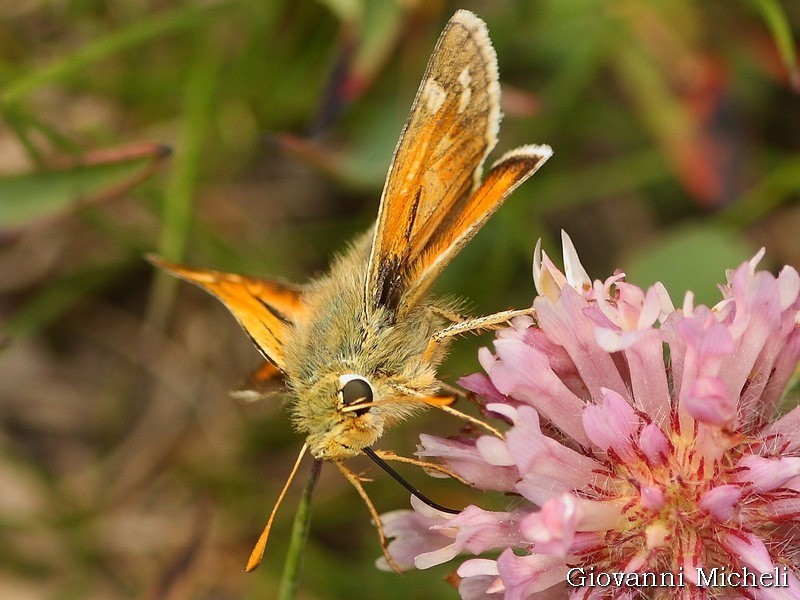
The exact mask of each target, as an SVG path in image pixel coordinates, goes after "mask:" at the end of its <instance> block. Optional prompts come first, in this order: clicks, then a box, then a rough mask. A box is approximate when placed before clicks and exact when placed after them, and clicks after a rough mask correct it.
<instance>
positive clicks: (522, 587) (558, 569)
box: [497, 550, 567, 600]
mask: <svg viewBox="0 0 800 600" xmlns="http://www.w3.org/2000/svg"><path fill="white" fill-rule="evenodd" d="M497 571H498V573H499V574H500V578H501V579H502V580H503V585H504V586H505V589H506V594H505V596H504V599H505V600H528V599H529V598H530V597H531V596H532V595H533V594H536V593H537V592H541V591H544V590H546V589H548V588H550V587H552V586H554V585H557V584H559V583H563V582H564V581H565V577H566V573H567V567H566V565H565V564H564V561H563V560H561V559H558V558H555V557H551V556H547V555H543V554H531V555H529V556H516V555H515V554H514V553H513V552H512V551H511V550H505V551H504V552H503V553H502V554H501V555H500V557H499V558H498V559H497Z"/></svg>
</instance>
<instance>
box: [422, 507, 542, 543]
mask: <svg viewBox="0 0 800 600" xmlns="http://www.w3.org/2000/svg"><path fill="white" fill-rule="evenodd" d="M522 518H523V515H522V514H520V513H518V512H491V511H486V510H483V509H480V508H478V507H477V506H468V507H467V508H465V509H464V510H462V511H461V512H460V513H459V514H457V515H456V516H454V517H452V518H451V519H449V520H448V521H447V522H444V523H441V524H440V525H433V527H434V528H436V529H440V530H442V532H443V533H447V535H448V536H453V535H454V536H455V549H456V552H458V553H461V552H462V551H464V550H466V551H468V552H470V553H472V554H480V553H482V552H486V551H487V550H495V549H500V548H512V547H519V546H526V545H527V543H526V541H525V539H524V538H523V537H522V535H521V533H520V521H521V519H522Z"/></svg>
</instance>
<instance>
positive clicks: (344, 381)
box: [339, 375, 372, 416]
mask: <svg viewBox="0 0 800 600" xmlns="http://www.w3.org/2000/svg"><path fill="white" fill-rule="evenodd" d="M339 385H340V386H341V387H340V389H339V397H340V398H341V400H342V404H344V406H345V407H347V406H357V405H359V404H366V403H369V402H372V386H371V385H370V384H369V381H367V380H366V379H364V378H363V377H359V376H358V375H342V376H341V377H340V378H339ZM369 409H370V407H369V406H365V407H364V408H363V409H361V410H352V411H350V410H348V411H347V412H355V413H356V415H358V416H361V415H363V414H364V413H366V412H367V411H368V410H369Z"/></svg>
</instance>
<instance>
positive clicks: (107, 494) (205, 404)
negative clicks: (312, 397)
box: [0, 0, 800, 600]
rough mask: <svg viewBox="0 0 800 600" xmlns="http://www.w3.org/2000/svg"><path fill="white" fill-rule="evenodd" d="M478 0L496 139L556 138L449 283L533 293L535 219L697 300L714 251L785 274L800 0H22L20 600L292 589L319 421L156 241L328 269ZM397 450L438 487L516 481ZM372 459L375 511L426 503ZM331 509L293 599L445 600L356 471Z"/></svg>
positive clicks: (484, 302)
mask: <svg viewBox="0 0 800 600" xmlns="http://www.w3.org/2000/svg"><path fill="white" fill-rule="evenodd" d="M457 8H469V9H472V10H474V11H475V12H476V13H477V14H478V15H479V16H481V17H482V18H483V19H484V20H485V21H486V22H487V23H488V26H489V30H490V33H491V37H492V40H493V42H494V45H495V47H496V49H497V53H498V56H499V62H500V74H501V81H502V87H503V111H504V113H505V119H504V121H503V124H502V127H501V131H500V144H499V147H498V151H497V152H496V153H495V155H494V156H495V157H497V156H499V155H500V153H501V152H502V151H504V150H506V149H509V148H511V147H514V146H516V145H519V144H522V143H548V144H550V145H551V146H552V147H553V149H554V150H555V156H554V157H553V158H552V159H551V160H550V162H549V163H548V164H546V165H545V166H544V168H543V169H542V170H541V171H540V172H539V173H538V174H537V175H536V176H535V177H534V178H533V179H532V180H531V181H530V182H528V183H527V184H526V185H524V186H523V187H522V188H521V189H520V190H518V191H517V192H516V193H515V194H514V195H513V197H512V198H511V199H510V200H509V201H508V203H507V204H506V206H505V207H504V208H503V209H502V210H501V211H500V212H499V213H498V214H497V215H496V216H495V217H494V218H493V219H492V221H491V222H490V223H489V224H488V225H487V226H486V228H485V229H484V231H482V232H481V234H480V235H479V236H478V237H477V238H476V239H475V240H474V241H473V243H471V244H470V246H469V247H468V248H467V249H466V250H465V251H464V252H463V254H462V255H461V256H460V257H459V258H458V259H457V261H456V262H455V263H454V264H453V265H452V266H451V267H450V268H448V270H447V272H446V273H445V275H444V276H443V277H442V280H441V282H440V289H441V290H442V291H444V292H447V293H452V294H456V295H459V296H462V297H464V298H468V299H469V302H470V306H471V307H472V309H474V312H475V313H484V312H491V311H495V310H499V309H505V308H509V307H521V306H529V305H530V303H531V300H532V298H533V295H534V289H533V284H532V281H531V276H530V262H531V254H532V251H533V247H534V245H535V242H536V240H537V239H538V238H540V237H541V238H543V240H544V245H545V248H546V249H547V250H548V252H549V253H551V254H552V255H553V256H554V257H555V258H556V262H558V263H560V250H559V245H558V236H559V230H560V229H562V228H564V229H566V230H567V231H568V232H569V233H570V234H571V236H572V239H573V240H574V242H575V244H576V246H577V248H578V250H579V252H580V253H581V256H582V258H583V261H584V264H585V266H586V267H587V269H588V271H589V273H590V274H591V275H592V276H593V277H602V278H604V277H606V276H608V275H610V274H611V273H612V272H613V270H614V269H616V268H622V269H624V270H625V271H626V272H627V273H628V274H629V277H630V279H631V280H632V281H634V282H635V283H638V284H640V285H645V284H649V283H652V282H653V281H655V280H662V281H664V282H665V283H666V284H667V286H668V289H669V290H670V291H671V293H672V296H673V300H674V301H675V302H676V303H680V302H681V301H682V296H683V293H684V291H685V290H687V289H693V290H695V291H696V292H697V297H698V299H699V301H702V302H706V303H713V302H715V301H716V299H717V298H718V292H717V291H716V289H715V284H716V283H717V282H721V281H723V280H724V269H725V268H729V267H734V266H736V265H737V264H738V263H740V262H741V261H742V260H744V259H746V258H748V257H750V256H752V254H753V253H754V252H755V251H756V250H757V249H758V248H759V247H761V246H765V247H766V248H767V258H766V260H765V263H764V264H765V265H766V266H767V267H768V268H773V269H774V268H776V267H778V266H780V265H782V264H793V265H794V266H798V265H800V243H799V241H798V235H797V231H798V229H799V228H800V205H798V202H797V201H798V192H799V191H800V98H798V94H797V90H798V89H800V78H799V77H798V71H797V65H796V36H797V35H798V30H799V29H800V4H798V3H796V2H793V1H790V0H786V1H784V2H781V1H780V0H740V1H732V0H731V1H723V0H720V1H716V2H715V1H710V2H706V1H699V0H698V1H690V0H672V1H670V2H647V1H644V0H541V1H522V0H519V1H516V2H511V1H491V2H490V1H488V0H485V1H483V2H480V1H475V2H463V3H461V4H453V3H449V2H419V1H414V0H374V1H370V0H363V1H360V0H328V1H311V0H300V1H294V2H288V1H281V0H264V1H261V2H250V1H245V0H228V1H224V0H208V1H204V2H180V1H177V0H49V1H45V0H19V1H16V2H4V3H2V5H0V111H1V114H0V294H1V296H0V319H2V322H3V324H4V326H3V332H4V334H3V338H2V340H3V349H2V352H1V353H0V596H2V597H3V598H14V599H22V600H27V599H40V598H44V599H52V600H56V599H58V600H62V599H63V600H68V599H73V598H75V599H78V598H80V599H84V598H89V599H94V598H98V599H99V598H104V599H112V600H113V599H125V598H144V599H149V600H155V599H178V598H201V599H206V598H207V599H212V598H213V599H226V598H237V599H238V598H252V599H255V598H272V597H274V595H275V587H276V582H277V580H278V577H279V574H280V570H281V567H282V556H283V553H284V552H285V546H286V544H285V538H286V535H287V532H288V530H289V527H290V523H291V518H292V513H293V505H294V504H295V503H296V501H297V498H298V496H299V493H300V489H301V487H302V483H301V482H298V483H296V485H295V486H294V488H293V489H292V490H291V491H290V494H289V497H288V498H287V500H286V502H285V504H284V506H283V509H282V511H281V513H280V514H279V517H278V522H277V524H276V528H275V530H274V534H273V539H272V541H271V542H270V546H269V547H268V549H267V554H266V559H265V562H264V564H263V565H262V566H261V568H260V569H259V570H258V571H257V572H255V573H254V574H244V573H243V572H242V567H243V566H244V564H245V560H246V558H247V556H248V553H249V551H250V549H251V547H252V544H253V543H254V542H255V540H256V538H257V536H258V534H259V532H260V529H261V527H262V526H263V525H264V522H265V520H266V517H267V515H268V514H269V510H270V508H271V506H272V503H273V501H274V500H275V498H276V496H277V494H278V491H279V490H280V487H281V485H282V483H283V481H284V478H285V476H286V475H287V474H288V471H289V468H290V466H291V463H292V461H293V460H294V456H295V453H296V452H297V450H298V449H299V448H300V445H301V443H302V440H301V439H300V438H299V437H298V436H297V435H296V434H294V433H293V432H292V431H291V428H290V425H289V421H288V419H287V417H286V414H285V411H284V409H283V407H282V406H281V405H280V403H279V402H269V401H264V402H258V403H250V404H248V403H244V402H241V401H237V400H233V399H231V398H229V397H228V395H227V391H228V390H230V389H234V388H236V387H237V386H238V385H239V384H240V383H241V382H242V381H243V380H244V379H245V377H246V375H247V373H248V372H249V371H250V370H252V369H253V368H254V367H256V366H257V365H258V362H259V361H258V356H257V354H256V352H255V350H254V349H253V348H252V347H251V346H250V344H249V342H248V340H247V338H246V337H245V336H244V335H243V334H242V333H241V332H240V330H239V329H238V328H237V326H236V324H235V322H234V321H233V319H232V318H230V317H229V315H228V314H227V313H226V311H225V309H224V308H223V307H222V306H220V305H218V303H216V301H215V300H213V299H212V298H211V297H209V296H206V295H205V294H203V293H202V292H200V291H199V290H196V289H194V288H191V287H190V286H188V285H185V284H180V283H179V282H176V281H174V280H171V279H169V278H166V277H162V276H161V275H160V274H157V273H154V272H153V270H152V269H151V267H150V266H149V265H147V264H146V263H145V262H144V261H143V259H142V255H143V254H144V253H145V252H148V251H156V252H159V253H160V254H162V255H164V256H166V257H167V258H171V259H174V260H180V261H184V262H188V263H190V264H193V265H198V266H210V267H216V268H220V269H224V270H229V271H236V272H243V273H249V274H254V275H281V276H284V277H288V278H290V279H293V280H296V281H303V280H305V279H307V278H308V277H309V276H311V275H312V274H314V273H315V272H319V271H320V270H323V269H324V268H325V265H326V262H327V257H328V256H329V255H330V254H331V253H332V252H334V251H336V250H337V249H341V248H342V246H343V244H344V243H345V242H346V241H347V240H349V239H350V238H351V237H352V236H354V235H355V234H356V233H358V232H360V231H362V230H364V229H366V228H367V227H368V226H369V224H370V222H371V221H372V220H373V219H374V217H375V214H376V209H377V202H378V198H379V195H380V190H381V186H382V183H383V179H384V177H385V173H386V168H387V165H388V162H389V160H390V156H391V152H392V149H393V147H394V145H395V143H396V141H397V137H398V134H399V132H400V129H401V127H402V124H403V122H404V120H405V117H406V115H407V113H408V109H409V107H410V104H411V100H412V98H413V95H414V93H415V91H416V87H417V85H418V83H419V80H420V78H421V76H422V73H423V70H424V66H425V62H426V61H427V58H428V56H429V54H430V52H431V50H432V48H433V44H434V42H435V40H436V37H437V36H438V34H439V32H440V30H441V28H442V26H443V25H444V23H445V22H446V20H447V19H448V18H449V16H450V15H451V14H452V13H453V12H454V10H455V9H457ZM164 145H166V146H168V147H169V148H171V150H172V153H171V155H168V152H167V149H166V148H165V146H164ZM489 341H490V336H483V337H482V338H475V337H473V338H465V339H463V340H461V341H459V342H458V343H457V344H456V348H455V350H454V352H453V356H452V358H451V360H449V362H448V363H447V364H446V365H445V366H444V367H443V369H442V376H443V378H444V379H445V380H447V381H450V382H453V381H455V379H456V378H457V377H458V376H461V375H466V374H469V373H471V372H474V371H477V370H479V366H478V364H477V360H476V358H475V351H476V349H477V347H479V346H480V345H485V344H487V343H489ZM459 427H460V424H459V423H454V422H453V421H452V420H450V419H443V418H441V417H440V416H438V415H428V416H424V417H422V418H419V419H416V420H414V421H413V422H410V423H408V424H407V425H405V426H404V427H402V428H400V429H398V430H397V431H394V432H392V433H391V434H390V435H387V436H386V437H385V438H384V439H383V440H382V441H381V444H380V446H381V447H382V448H390V449H393V450H396V451H397V452H399V453H405V454H409V453H411V452H412V451H413V449H414V444H415V440H416V437H417V435H418V433H420V432H423V431H424V432H431V433H438V434H441V435H450V434H455V433H457V432H458V431H459ZM354 462H355V464H354V465H353V467H354V468H355V469H357V470H360V469H367V468H368V465H366V464H362V463H360V462H358V461H354ZM305 468H306V470H307V468H308V465H305ZM401 470H403V472H404V473H405V474H406V475H407V476H408V478H409V479H411V480H412V481H414V482H415V483H416V484H417V485H419V486H420V487H422V489H423V490H424V491H426V492H427V493H428V495H430V496H433V497H434V498H435V499H436V500H438V501H439V502H441V503H443V504H449V505H452V506H463V505H464V504H466V503H468V502H480V503H482V504H484V505H485V506H487V507H492V506H504V505H506V503H507V502H508V500H507V499H504V498H490V497H484V496H482V495H480V494H477V493H469V492H468V491H465V490H463V489H461V488H460V487H459V486H458V485H456V484H454V483H452V482H441V481H440V480H432V479H430V478H428V477H426V476H425V475H424V474H422V473H420V472H418V471H415V470H408V469H401ZM369 475H370V476H372V477H374V481H373V482H371V483H368V484H367V489H368V491H369V493H370V494H371V495H372V496H373V498H374V501H375V504H376V505H377V507H378V509H379V510H380V511H387V510H392V509H395V508H401V507H406V506H407V505H408V495H407V494H406V493H405V492H404V491H403V490H402V489H401V488H400V487H399V486H397V485H396V484H394V483H392V482H391V481H390V480H389V479H388V477H386V476H385V475H383V474H381V473H380V472H377V473H376V472H375V471H374V470H372V471H370V472H369ZM303 478H304V474H303V473H301V475H300V479H301V480H302V479H303ZM314 511H315V512H314V522H313V525H312V534H311V540H310V546H309V550H308V555H307V559H306V568H305V571H304V574H303V578H302V582H301V593H300V597H301V598H309V599H310V598H320V599H324V598H350V599H352V598H376V597H380V598H382V599H384V600H389V599H390V598H404V599H415V598H418V599H422V598H432V597H442V598H445V597H455V592H454V590H452V588H451V587H450V586H449V584H447V583H446V582H445V581H444V579H445V577H446V576H447V575H448V573H449V572H450V570H451V569H452V567H450V566H447V565H445V566H443V567H440V568H438V569H433V570H431V571H429V572H424V573H411V574H406V575H404V576H398V575H395V574H389V573H381V572H378V571H376V570H375V569H374V567H373V561H374V559H375V558H376V557H377V556H378V555H379V554H380V552H379V547H378V543H377V538H376V536H375V533H374V529H373V528H372V527H371V525H370V523H369V516H368V514H367V511H366V509H365V507H364V506H363V505H362V504H361V502H360V500H359V498H358V497H357V495H356V494H355V492H354V491H353V490H352V488H350V487H349V486H348V484H347V483H346V482H345V481H344V480H343V478H342V477H341V476H340V475H339V474H338V473H337V472H336V471H335V469H331V468H328V469H324V470H323V475H322V479H321V481H320V483H319V486H318V488H317V491H316V497H315V503H314Z"/></svg>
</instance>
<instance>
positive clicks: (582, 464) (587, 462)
mask: <svg viewBox="0 0 800 600" xmlns="http://www.w3.org/2000/svg"><path fill="white" fill-rule="evenodd" d="M517 414H518V416H517V420H516V421H515V424H514V427H513V428H511V429H510V430H509V431H508V433H507V434H506V444H507V446H508V450H509V452H510V453H511V455H512V456H513V457H514V461H515V463H516V465H517V468H518V470H519V473H520V475H521V476H523V477H524V476H526V475H532V476H544V477H548V478H557V479H559V480H561V481H563V482H565V483H568V484H570V485H572V486H573V487H574V488H575V489H581V488H583V487H584V486H586V485H588V484H590V483H591V482H593V481H594V480H595V479H596V476H595V471H596V470H597V469H598V468H599V467H600V466H601V465H600V463H598V462H597V461H595V460H594V459H592V458H589V457H588V456H584V455H583V454H581V453H580V452H577V451H575V450H572V449H571V448H567V447H566V446H564V445H562V444H560V443H558V442H557V441H556V440H554V439H553V438H551V437H548V436H546V435H544V434H543V433H542V430H541V428H540V427H539V415H538V414H537V412H536V411H535V410H534V409H532V408H531V407H529V406H520V407H519V409H518V412H517Z"/></svg>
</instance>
